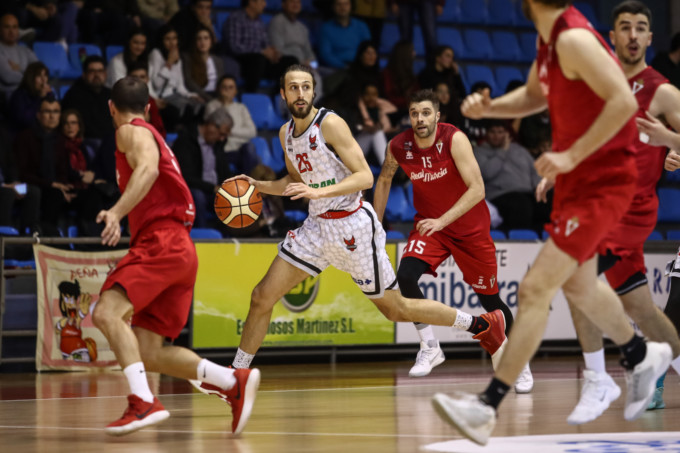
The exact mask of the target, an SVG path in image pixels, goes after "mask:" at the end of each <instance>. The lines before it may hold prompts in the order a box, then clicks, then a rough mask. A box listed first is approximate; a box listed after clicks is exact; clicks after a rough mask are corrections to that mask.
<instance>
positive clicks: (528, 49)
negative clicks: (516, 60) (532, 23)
mask: <svg viewBox="0 0 680 453" xmlns="http://www.w3.org/2000/svg"><path fill="white" fill-rule="evenodd" d="M536 37H537V35H536V32H523V33H520V35H519V47H520V49H522V54H521V55H520V61H521V62H523V63H530V62H532V61H534V60H535V59H536Z"/></svg>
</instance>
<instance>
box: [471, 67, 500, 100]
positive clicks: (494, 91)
mask: <svg viewBox="0 0 680 453" xmlns="http://www.w3.org/2000/svg"><path fill="white" fill-rule="evenodd" d="M465 72H466V75H467V80H468V82H469V83H470V85H474V84H475V82H479V81H484V82H486V83H488V84H489V85H491V96H492V97H495V96H498V94H499V88H498V85H497V84H496V78H495V77H494V75H493V72H491V68H489V67H488V66H482V65H476V64H469V65H467V67H466V68H465ZM503 88H505V87H503Z"/></svg>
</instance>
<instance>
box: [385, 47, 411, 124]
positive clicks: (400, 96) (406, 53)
mask: <svg viewBox="0 0 680 453" xmlns="http://www.w3.org/2000/svg"><path fill="white" fill-rule="evenodd" d="M415 56H416V53H415V51H414V50H413V44H412V43H411V42H410V41H399V42H398V43H396V44H395V45H394V47H393V48H392V52H391V53H390V56H389V58H388V60H387V67H385V69H384V70H383V72H382V82H383V89H384V93H385V98H386V99H387V100H388V101H390V102H391V103H392V104H394V106H395V107H397V110H399V112H401V113H402V114H403V115H407V114H408V100H409V98H410V97H411V94H413V93H415V92H416V91H418V90H419V89H420V86H419V84H418V79H416V76H415V74H413V60H414V58H415Z"/></svg>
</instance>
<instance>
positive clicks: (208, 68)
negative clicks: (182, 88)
mask: <svg viewBox="0 0 680 453" xmlns="http://www.w3.org/2000/svg"><path fill="white" fill-rule="evenodd" d="M213 44H214V40H213V35H212V32H211V31H210V30H209V29H207V28H206V27H203V26H200V27H199V28H198V29H197V31H196V36H195V39H194V44H193V46H192V47H191V50H190V51H189V52H187V53H185V54H183V55H182V60H183V62H184V64H183V68H182V69H183V71H184V82H185V83H186V86H187V90H189V91H190V92H192V93H195V94H197V95H199V96H200V97H201V99H203V101H205V102H207V101H209V100H210V99H212V98H213V97H214V95H215V90H216V89H217V81H218V80H219V78H220V77H222V76H223V75H224V62H223V61H222V58H221V57H218V56H217V55H213V54H211V53H210V49H212V47H213Z"/></svg>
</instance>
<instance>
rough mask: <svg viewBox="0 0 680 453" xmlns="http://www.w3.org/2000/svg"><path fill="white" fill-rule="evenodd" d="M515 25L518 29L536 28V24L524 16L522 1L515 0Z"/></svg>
mask: <svg viewBox="0 0 680 453" xmlns="http://www.w3.org/2000/svg"><path fill="white" fill-rule="evenodd" d="M515 25H516V26H518V27H532V28H533V27H534V23H533V22H531V21H530V20H529V19H527V18H526V17H525V16H524V11H522V0H515Z"/></svg>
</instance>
